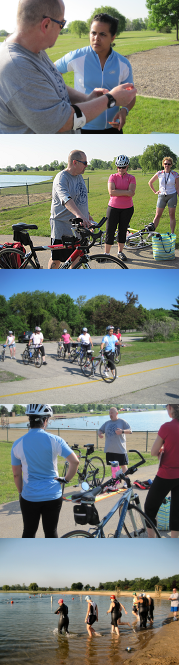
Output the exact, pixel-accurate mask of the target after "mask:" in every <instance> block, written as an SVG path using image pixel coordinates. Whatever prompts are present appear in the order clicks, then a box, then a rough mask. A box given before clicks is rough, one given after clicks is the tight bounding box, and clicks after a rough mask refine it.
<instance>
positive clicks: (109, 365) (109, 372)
mask: <svg viewBox="0 0 180 665" xmlns="http://www.w3.org/2000/svg"><path fill="white" fill-rule="evenodd" d="M93 353H94V351H87V359H86V361H85V363H84V364H83V365H82V364H81V369H82V372H83V374H84V376H87V377H89V378H90V377H92V378H93V379H94V378H95V373H96V369H97V368H98V366H99V371H100V375H101V378H102V379H103V381H106V383H112V382H113V381H115V379H116V376H117V372H116V366H115V364H114V363H113V362H112V360H111V361H109V360H108V358H106V357H105V356H104V354H103V352H102V351H100V353H99V355H98V356H95V358H93Z"/></svg>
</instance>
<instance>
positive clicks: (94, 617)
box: [55, 592, 154, 637]
mask: <svg viewBox="0 0 180 665" xmlns="http://www.w3.org/2000/svg"><path fill="white" fill-rule="evenodd" d="M85 600H86V602H87V604H88V607H87V612H86V616H85V623H86V627H87V632H88V635H89V637H93V636H94V635H97V636H100V633H98V632H96V631H95V630H94V628H93V624H94V623H95V622H96V621H98V607H97V605H96V603H95V602H94V601H93V600H92V599H91V596H85ZM110 601H111V602H110V607H109V610H107V614H111V632H112V633H116V634H117V635H119V626H130V627H131V624H130V623H129V622H128V621H121V617H122V610H124V613H125V614H127V611H126V610H125V607H124V605H122V603H120V602H119V601H118V599H117V598H116V596H115V595H114V594H111V596H110ZM58 605H59V608H58V609H57V610H56V612H55V614H59V615H60V616H59V622H58V633H59V634H62V629H64V632H65V634H66V635H68V634H69V631H68V627H69V617H68V607H67V605H65V603H64V601H63V599H62V598H60V600H58ZM153 610H154V601H153V598H151V596H146V594H145V593H141V594H136V592H134V594H133V607H132V614H133V615H134V616H135V617H136V621H135V622H133V625H136V624H137V623H138V621H139V622H140V628H146V624H147V620H149V622H150V625H152V624H153ZM132 627H133V626H132ZM133 630H134V628H133Z"/></svg>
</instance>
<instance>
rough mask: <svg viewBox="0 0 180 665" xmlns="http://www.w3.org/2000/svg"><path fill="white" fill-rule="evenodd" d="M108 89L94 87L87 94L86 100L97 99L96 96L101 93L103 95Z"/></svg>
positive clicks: (100, 95)
mask: <svg viewBox="0 0 180 665" xmlns="http://www.w3.org/2000/svg"><path fill="white" fill-rule="evenodd" d="M107 92H109V90H106V88H94V90H92V92H91V93H90V95H87V100H86V101H87V102H90V100H91V99H97V97H102V95H105V94H106V93H107Z"/></svg>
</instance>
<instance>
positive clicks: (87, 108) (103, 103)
mask: <svg viewBox="0 0 180 665" xmlns="http://www.w3.org/2000/svg"><path fill="white" fill-rule="evenodd" d="M130 85H131V84H129V83H123V84H122V85H119V86H116V87H115V88H112V90H110V94H111V95H112V96H113V97H114V99H115V100H116V103H117V105H119V104H122V106H123V104H124V105H125V106H126V104H129V103H130V102H131V101H132V100H133V99H134V97H135V94H136V88H134V86H132V87H131V89H128V88H129V86H130ZM71 90H72V91H73V88H72V89H71ZM73 92H74V91H73ZM73 92H71V93H70V95H71V96H73V97H74V94H73ZM78 94H79V93H78ZM76 102H77V95H76V96H75V97H74V99H73V103H76ZM107 105H108V97H106V94H104V95H102V96H101V97H98V98H96V99H92V100H90V101H83V102H80V103H79V102H78V106H79V108H80V109H81V111H82V112H83V113H84V114H85V116H86V122H90V120H93V119H94V118H97V116H98V115H100V114H101V113H103V111H106V109H107ZM73 115H74V109H72V112H71V115H70V117H69V119H68V120H67V122H66V123H65V125H63V127H61V129H60V130H59V131H58V132H57V134H60V133H64V132H67V131H70V130H71V129H72V128H73Z"/></svg>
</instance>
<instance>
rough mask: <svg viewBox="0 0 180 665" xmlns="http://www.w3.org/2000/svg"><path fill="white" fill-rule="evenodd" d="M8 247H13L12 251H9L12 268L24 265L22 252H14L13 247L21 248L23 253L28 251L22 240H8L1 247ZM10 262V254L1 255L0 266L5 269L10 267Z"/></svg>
mask: <svg viewBox="0 0 180 665" xmlns="http://www.w3.org/2000/svg"><path fill="white" fill-rule="evenodd" d="M6 247H9V248H12V252H9V262H10V264H11V267H12V268H20V266H21V265H22V259H21V256H20V254H18V253H16V252H13V249H19V250H20V251H21V252H23V254H25V253H26V251H25V248H24V247H23V245H21V242H13V243H12V242H6V243H5V244H4V245H3V247H1V249H5V248H6ZM9 262H8V255H7V257H6V256H1V257H0V268H3V269H4V270H5V269H7V268H9Z"/></svg>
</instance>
